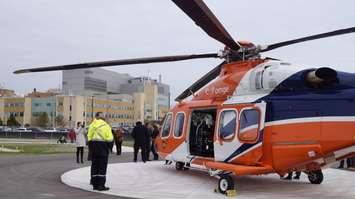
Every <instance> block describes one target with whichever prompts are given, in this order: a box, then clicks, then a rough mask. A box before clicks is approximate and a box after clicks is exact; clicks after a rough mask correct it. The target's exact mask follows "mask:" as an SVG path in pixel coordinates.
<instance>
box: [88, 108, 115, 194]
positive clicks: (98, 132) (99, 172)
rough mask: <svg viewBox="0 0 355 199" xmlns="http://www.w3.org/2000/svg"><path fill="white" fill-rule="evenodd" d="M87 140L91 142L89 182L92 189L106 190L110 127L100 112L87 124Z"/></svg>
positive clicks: (110, 144) (110, 139) (111, 145)
mask: <svg viewBox="0 0 355 199" xmlns="http://www.w3.org/2000/svg"><path fill="white" fill-rule="evenodd" d="M88 141H89V142H91V150H92V160H91V183H92V186H93V189H94V190H98V191H107V190H109V188H108V187H106V186H105V183H106V171H107V163H108V154H109V151H112V147H113V135H112V132H111V127H110V125H108V124H107V123H106V122H105V118H104V116H103V113H102V112H97V113H96V115H95V120H94V121H93V122H92V123H91V124H90V126H89V132H88Z"/></svg>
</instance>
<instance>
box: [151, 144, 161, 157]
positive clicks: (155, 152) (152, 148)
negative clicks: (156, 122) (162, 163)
mask: <svg viewBox="0 0 355 199" xmlns="http://www.w3.org/2000/svg"><path fill="white" fill-rule="evenodd" d="M150 150H151V151H152V153H153V156H154V160H158V159H159V156H158V153H157V150H156V148H155V140H153V141H152V145H151V147H150Z"/></svg>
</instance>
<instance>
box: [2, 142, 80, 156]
mask: <svg viewBox="0 0 355 199" xmlns="http://www.w3.org/2000/svg"><path fill="white" fill-rule="evenodd" d="M0 147H5V148H6V149H12V150H19V151H20V152H0V153H6V154H55V153H73V152H74V151H75V146H74V145H70V144H38V143H33V144H32V143H0Z"/></svg>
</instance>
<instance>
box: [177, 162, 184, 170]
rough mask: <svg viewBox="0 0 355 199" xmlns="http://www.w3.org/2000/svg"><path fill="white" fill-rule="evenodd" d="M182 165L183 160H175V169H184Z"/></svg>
mask: <svg viewBox="0 0 355 199" xmlns="http://www.w3.org/2000/svg"><path fill="white" fill-rule="evenodd" d="M184 167H185V163H183V162H176V163H175V168H176V170H177V171H182V170H184Z"/></svg>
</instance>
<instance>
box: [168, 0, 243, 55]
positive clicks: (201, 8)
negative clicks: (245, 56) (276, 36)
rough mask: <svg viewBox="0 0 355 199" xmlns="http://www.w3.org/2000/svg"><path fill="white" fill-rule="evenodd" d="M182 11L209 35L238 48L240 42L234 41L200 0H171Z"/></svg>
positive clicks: (232, 47)
mask: <svg viewBox="0 0 355 199" xmlns="http://www.w3.org/2000/svg"><path fill="white" fill-rule="evenodd" d="M172 1H173V2H174V3H175V4H176V5H177V6H178V7H179V8H180V9H181V10H182V11H184V12H185V14H187V15H188V16H189V17H190V18H191V19H192V20H193V21H194V22H195V23H196V24H197V25H198V26H200V27H201V28H202V29H203V30H204V31H205V32H206V33H207V34H208V35H209V36H210V37H212V38H214V39H216V40H217V41H219V42H221V43H223V44H225V45H226V46H227V47H229V48H230V49H232V50H235V51H237V50H239V49H240V48H241V46H240V44H239V43H238V42H236V41H235V40H234V39H233V38H232V37H231V36H230V34H229V33H228V32H227V30H226V29H225V28H224V27H223V25H222V24H221V22H219V20H218V19H217V17H216V16H215V15H214V14H213V13H212V11H211V10H210V9H209V8H208V7H207V5H206V4H205V3H204V2H203V1H202V0H172Z"/></svg>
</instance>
